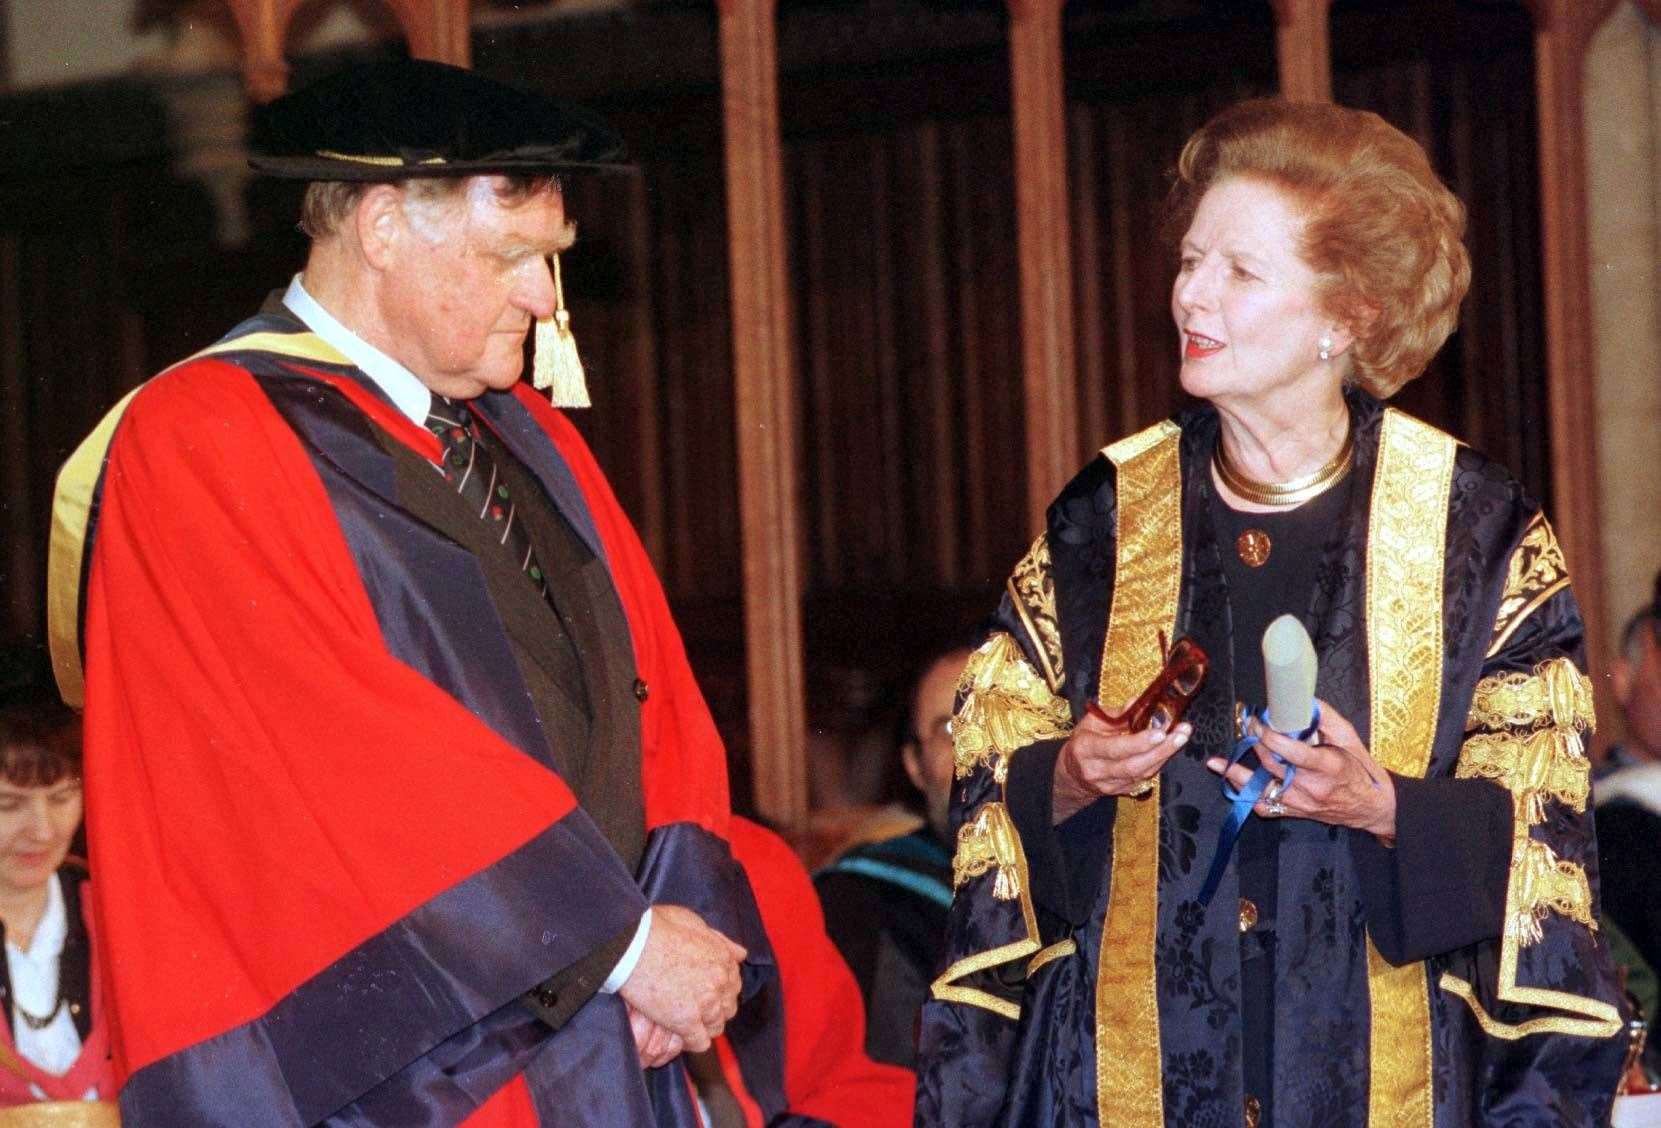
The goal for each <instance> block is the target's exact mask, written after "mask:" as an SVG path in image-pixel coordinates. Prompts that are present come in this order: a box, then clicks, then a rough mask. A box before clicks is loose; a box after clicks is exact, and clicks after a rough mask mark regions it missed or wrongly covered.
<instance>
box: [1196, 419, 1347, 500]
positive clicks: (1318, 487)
mask: <svg viewBox="0 0 1661 1128" xmlns="http://www.w3.org/2000/svg"><path fill="white" fill-rule="evenodd" d="M1211 464H1212V465H1213V466H1215V467H1216V468H1217V477H1219V478H1221V479H1222V480H1223V485H1225V486H1227V487H1228V488H1229V489H1230V490H1231V491H1232V492H1233V493H1234V494H1235V495H1236V496H1237V497H1240V498H1243V499H1245V500H1246V501H1249V502H1251V503H1252V504H1253V505H1273V506H1277V507H1279V508H1283V509H1284V508H1286V507H1287V506H1292V505H1302V504H1303V503H1304V502H1306V501H1308V500H1309V499H1310V498H1312V497H1318V496H1320V495H1321V494H1323V493H1325V492H1326V491H1327V490H1329V489H1331V488H1332V487H1333V485H1335V484H1336V483H1337V482H1338V481H1339V480H1340V479H1342V478H1343V476H1344V475H1345V474H1348V473H1349V472H1350V467H1351V466H1353V465H1355V433H1354V431H1353V430H1352V431H1346V432H1344V445H1343V446H1341V447H1339V448H1338V453H1337V454H1335V455H1333V456H1332V460H1331V461H1330V462H1328V463H1327V464H1326V465H1325V466H1322V467H1321V468H1320V469H1319V470H1316V471H1315V472H1314V473H1313V474H1305V475H1304V476H1303V477H1301V478H1293V479H1292V480H1291V481H1289V482H1259V481H1258V480H1257V479H1255V478H1248V477H1247V476H1246V475H1245V474H1243V473H1242V472H1241V471H1240V469H1239V468H1238V467H1237V466H1235V465H1234V463H1233V462H1232V461H1231V460H1230V459H1229V456H1228V448H1226V447H1225V446H1223V439H1222V436H1221V435H1218V436H1217V449H1216V450H1215V451H1213V452H1212V455H1211Z"/></svg>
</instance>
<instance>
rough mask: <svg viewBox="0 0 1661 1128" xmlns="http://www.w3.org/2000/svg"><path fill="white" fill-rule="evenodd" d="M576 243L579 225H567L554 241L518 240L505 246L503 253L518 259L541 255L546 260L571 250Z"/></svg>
mask: <svg viewBox="0 0 1661 1128" xmlns="http://www.w3.org/2000/svg"><path fill="white" fill-rule="evenodd" d="M576 241H577V225H576V224H574V223H567V224H566V225H565V226H564V227H562V228H561V229H560V232H559V234H558V235H555V236H554V237H553V238H552V239H535V240H525V239H516V240H514V241H513V242H511V243H508V244H506V245H505V246H503V247H502V249H501V253H502V254H503V255H506V256H507V257H509V258H517V257H518V256H520V255H541V256H542V257H544V258H546V257H547V256H549V255H557V254H560V253H561V252H563V251H568V250H570V249H571V244H573V243H575V242H576Z"/></svg>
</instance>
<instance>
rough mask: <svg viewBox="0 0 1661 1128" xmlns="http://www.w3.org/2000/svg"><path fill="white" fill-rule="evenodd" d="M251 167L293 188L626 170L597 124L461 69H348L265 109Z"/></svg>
mask: <svg viewBox="0 0 1661 1128" xmlns="http://www.w3.org/2000/svg"><path fill="white" fill-rule="evenodd" d="M249 147H250V150H251V152H252V155H251V156H250V157H249V158H248V163H249V164H250V165H252V166H253V167H254V168H255V169H256V170H257V171H259V172H263V173H265V174H266V175H268V176H277V177H282V178H284V179H289V180H402V179H404V178H406V177H411V176H423V177H426V176H473V175H477V174H481V173H507V174H527V175H536V174H541V173H560V172H577V171H584V170H591V171H604V170H613V171H615V170H619V169H625V168H628V167H629V164H628V160H627V157H626V154H625V152H624V149H623V142H622V139H621V138H619V137H618V136H617V134H615V133H613V132H612V131H611V128H610V127H609V126H607V125H606V123H605V122H603V121H601V120H600V119H599V118H598V117H596V116H595V115H593V114H591V113H589V112H588V111H587V110H584V109H582V108H580V107H577V106H570V105H566V104H563V103H560V102H556V101H554V100H553V99H552V98H547V97H544V96H543V95H541V94H533V93H531V92H530V91H527V90H520V89H518V88H517V87H513V86H508V85H506V84H505V83H501V82H496V81H495V80H493V79H489V78H485V77H484V76H483V75H480V74H475V73H474V72H473V71H470V70H464V69H462V68H461V67H453V66H449V65H447V64H445V63H434V62H429V61H428V60H425V59H397V60H393V61H389V62H379V63H371V64H366V65H358V66H353V67H348V68H347V69H346V70H343V71H340V72H338V73H336V74H334V75H331V76H330V77H328V78H325V79H321V80H319V81H317V82H314V83H312V84H311V85H309V86H307V87H305V88H304V89H301V90H296V91H295V92H293V93H292V94H286V95H284V96H283V97H281V98H278V99H277V100H276V101H274V102H272V103H271V104H270V105H268V106H265V107H264V108H262V109H261V110H260V111H258V113H257V114H256V116H255V119H254V129H253V138H252V141H251V143H250V146H249Z"/></svg>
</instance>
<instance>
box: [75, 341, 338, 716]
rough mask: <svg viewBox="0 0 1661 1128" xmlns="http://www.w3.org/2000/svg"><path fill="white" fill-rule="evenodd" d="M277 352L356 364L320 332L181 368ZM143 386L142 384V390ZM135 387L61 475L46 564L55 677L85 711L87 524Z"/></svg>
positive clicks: (232, 345)
mask: <svg viewBox="0 0 1661 1128" xmlns="http://www.w3.org/2000/svg"><path fill="white" fill-rule="evenodd" d="M245 350H252V351H256V352H272V353H278V354H281V355H284V356H292V357H297V358H299V359H301V360H316V361H322V362H324V363H328V364H351V363H352V362H351V361H350V360H348V359H347V358H346V357H345V356H344V355H343V354H341V353H340V352H338V351H337V350H336V349H334V348H333V347H332V346H330V345H328V344H327V343H325V342H324V340H323V338H321V337H319V336H317V335H316V334H315V333H310V332H305V333H250V334H248V335H247V336H244V337H235V338H232V339H231V340H228V341H220V342H219V343H218V344H214V345H210V346H208V347H207V348H205V349H203V350H202V351H201V352H199V353H195V354H193V355H191V356H189V357H186V358H185V359H184V360H181V361H179V363H178V364H173V365H169V366H168V368H167V369H166V370H165V371H167V372H171V371H172V370H173V369H175V368H178V367H179V366H180V365H183V364H189V363H190V362H191V361H193V360H200V359H201V358H203V357H207V356H212V355H214V354H216V353H224V352H233V351H234V352H241V351H245ZM142 387H143V385H142V384H141V385H139V388H142ZM139 388H134V389H133V390H132V391H130V392H128V393H127V394H126V395H124V396H122V397H121V400H120V401H119V402H118V403H117V404H116V405H115V406H114V407H112V408H110V409H109V411H107V412H105V413H104V417H103V418H102V419H100V420H99V421H98V425H97V426H96V427H94V428H93V429H92V431H91V433H90V434H88V435H87V437H86V438H84V439H82V440H81V443H80V445H79V446H77V447H76V448H75V450H74V453H72V454H71V455H70V456H69V457H68V458H67V459H66V460H65V461H64V464H63V467H62V468H61V469H60V470H59V471H58V480H57V483H56V485H55V486H54V487H53V491H52V530H51V533H50V537H49V541H48V548H47V559H46V641H47V648H48V649H49V651H50V652H51V655H52V676H53V678H54V679H55V680H56V681H57V683H58V695H59V696H60V697H62V698H63V700H64V704H66V705H69V706H71V707H72V708H76V709H79V708H80V707H81V706H82V705H83V704H84V703H85V700H86V684H85V676H84V674H83V672H82V669H81V573H82V571H83V568H84V565H85V562H86V535H87V524H88V520H89V518H90V516H91V513H92V495H93V493H94V492H95V491H96V490H97V488H98V478H99V476H100V475H102V474H103V472H104V457H105V455H107V454H108V453H109V449H110V442H111V441H112V440H113V439H114V438H115V430H116V426H117V424H119V423H120V422H121V418H122V416H124V415H125V414H126V412H127V407H128V405H129V404H131V403H132V402H133V397H134V396H136V395H137V394H138V392H139Z"/></svg>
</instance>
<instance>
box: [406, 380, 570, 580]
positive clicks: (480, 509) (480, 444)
mask: <svg viewBox="0 0 1661 1128" xmlns="http://www.w3.org/2000/svg"><path fill="white" fill-rule="evenodd" d="M427 430H429V431H431V432H432V433H433V434H434V435H436V436H438V441H439V443H440V444H441V445H442V446H443V447H444V465H443V467H442V471H443V474H444V480H445V481H447V482H449V483H450V484H451V485H453V486H455V487H456V492H457V493H459V494H461V496H462V497H463V498H464V499H465V500H466V501H467V503H468V505H470V506H471V507H472V509H473V512H474V513H475V514H476V515H477V516H478V518H479V520H481V521H484V522H486V523H488V524H489V525H490V527H491V529H492V531H494V532H495V533H496V534H497V540H498V543H500V544H501V545H502V547H503V548H504V549H506V550H507V551H508V552H510V553H512V554H513V558H514V559H515V560H517V561H518V562H519V570H520V571H522V572H524V573H525V575H527V576H529V577H530V580H531V582H532V583H534V584H535V585H536V590H537V591H538V592H539V593H541V594H542V595H543V596H546V595H547V594H548V581H547V578H546V577H545V576H544V575H543V574H542V566H541V565H540V564H539V563H537V559H536V552H535V551H534V550H533V549H532V548H531V538H530V536H529V535H528V534H527V533H526V531H525V524H524V522H522V521H518V520H516V519H515V518H516V517H517V515H518V514H517V512H516V510H515V508H514V504H513V497H512V496H511V494H510V493H509V492H508V485H507V482H506V481H505V480H504V479H503V478H502V476H501V475H500V474H499V473H497V470H496V460H495V459H494V458H492V457H491V454H490V447H488V446H487V445H485V442H484V439H483V436H481V435H480V433H479V424H478V420H476V419H475V418H474V417H473V413H472V412H471V411H469V410H468V409H467V408H466V407H464V406H463V405H461V404H458V403H453V402H451V401H450V400H447V399H444V398H443V397H441V396H434V397H433V406H432V411H431V412H429V413H428V415H427Z"/></svg>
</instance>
